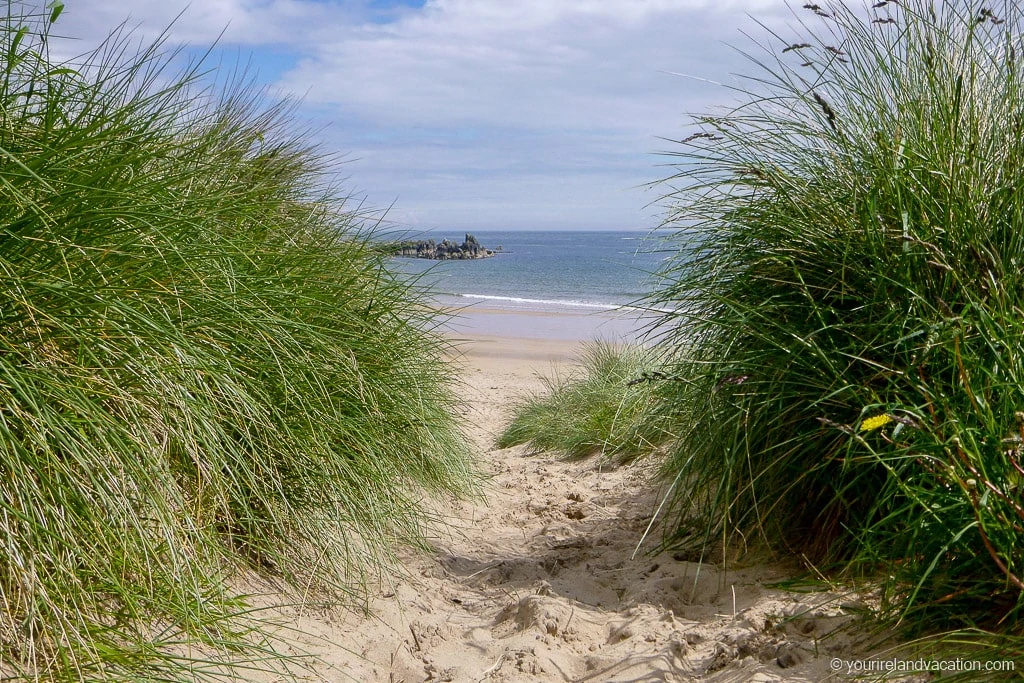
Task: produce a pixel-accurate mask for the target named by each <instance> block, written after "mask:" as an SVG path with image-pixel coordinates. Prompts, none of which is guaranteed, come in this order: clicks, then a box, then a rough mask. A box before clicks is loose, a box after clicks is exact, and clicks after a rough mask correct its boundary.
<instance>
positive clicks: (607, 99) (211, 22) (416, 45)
mask: <svg viewBox="0 0 1024 683" xmlns="http://www.w3.org/2000/svg"><path fill="white" fill-rule="evenodd" d="M64 2H65V5H66V7H65V10H64V13H63V14H62V16H61V17H60V19H59V21H58V23H57V26H56V27H55V28H56V29H59V30H57V31H56V32H57V33H59V34H61V35H63V36H67V37H69V38H74V42H70V43H67V45H73V46H74V49H77V50H78V51H79V52H84V51H86V50H87V49H89V48H91V47H92V46H94V45H96V44H98V43H99V41H100V40H102V39H103V37H105V36H106V35H107V34H108V33H109V32H110V31H111V30H112V29H114V28H115V27H117V26H119V25H121V24H124V25H125V26H126V27H127V28H129V29H131V30H132V31H133V32H134V33H133V37H137V38H138V39H139V40H141V41H148V40H152V39H154V38H156V37H157V36H158V35H160V34H161V33H162V32H164V31H166V39H167V42H168V45H169V46H173V45H185V46H188V48H187V49H190V50H192V51H193V52H195V51H199V50H205V49H206V48H207V47H209V46H210V45H213V44H214V43H216V45H217V49H216V51H215V52H214V53H213V55H212V56H211V58H210V59H211V62H210V63H211V64H212V65H214V66H216V65H219V64H222V65H226V66H225V67H223V68H227V66H230V67H234V66H235V65H236V64H239V63H241V64H247V65H248V66H249V69H250V72H251V74H253V76H254V78H255V79H256V81H257V82H258V83H260V84H261V85H264V86H266V87H267V88H268V89H269V91H270V92H272V93H273V94H274V96H275V97H291V98H297V99H298V100H299V104H298V107H297V109H296V116H297V117H298V118H299V120H300V122H301V123H303V124H307V125H308V127H309V128H311V129H312V130H314V131H315V133H314V135H315V136H316V140H317V141H318V142H319V143H320V144H321V145H322V146H323V148H324V149H325V150H326V151H329V152H332V153H336V154H338V155H339V158H340V159H342V160H343V163H340V164H339V168H338V173H339V174H340V175H341V176H343V177H344V178H345V181H344V183H345V186H346V187H347V188H348V189H349V190H350V191H352V192H353V193H354V194H355V195H356V196H357V197H359V198H361V200H362V201H363V202H364V203H365V205H366V206H369V207H374V208H376V209H379V210H385V209H386V210H387V215H386V220H387V222H388V223H389V224H390V225H394V226H397V227H401V228H408V229H412V230H450V231H452V232H453V233H456V234H457V233H460V232H464V231H473V230H531V229H532V230H563V229H569V230H624V229H651V228H654V227H656V226H657V225H658V224H659V222H660V220H661V215H662V213H663V206H664V203H663V202H662V201H660V198H661V197H662V195H663V194H664V193H665V192H666V191H667V189H668V188H667V186H665V185H660V186H659V185H655V186H654V187H652V186H651V185H652V183H657V181H659V180H662V179H664V178H665V177H667V176H669V175H671V169H670V168H668V167H666V166H665V164H667V163H668V162H669V161H670V159H669V158H668V157H665V156H663V155H661V154H659V153H661V152H665V151H670V150H671V149H673V147H674V145H673V144H672V142H670V141H671V140H679V139H681V138H683V137H685V136H686V135H688V134H689V133H692V132H693V131H694V130H696V128H694V127H693V125H692V115H694V114H700V113H705V112H709V111H714V110H715V107H719V106H723V105H725V106H727V105H730V104H735V102H736V94H735V92H734V91H732V90H730V88H729V87H728V86H729V85H736V84H737V83H739V80H738V77H737V76H736V74H737V73H746V74H749V73H752V72H754V69H753V68H752V67H751V66H750V64H749V62H747V61H746V59H745V58H744V57H743V56H742V55H741V54H740V53H739V52H738V51H737V48H740V49H744V50H750V49H754V50H755V51H756V48H755V46H754V43H753V42H752V41H753V40H754V39H757V40H761V39H763V38H765V37H766V32H765V29H764V28H762V27H760V26H759V25H758V24H759V23H760V24H764V25H766V26H768V27H772V28H774V29H776V30H782V31H783V34H784V35H785V33H784V28H785V26H786V25H787V22H788V23H792V20H793V16H794V15H793V10H791V9H789V8H788V7H787V5H786V4H785V2H784V0H717V1H711V0H193V1H192V2H191V4H189V3H188V2H185V1H183V0H64ZM748 36H749V37H748ZM61 49H63V50H67V49H69V48H67V47H66V46H62V47H61Z"/></svg>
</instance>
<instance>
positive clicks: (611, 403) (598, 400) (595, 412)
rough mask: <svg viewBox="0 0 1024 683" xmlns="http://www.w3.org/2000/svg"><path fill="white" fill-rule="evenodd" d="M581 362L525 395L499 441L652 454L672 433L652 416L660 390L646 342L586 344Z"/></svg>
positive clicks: (610, 455)
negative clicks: (654, 378) (654, 376)
mask: <svg viewBox="0 0 1024 683" xmlns="http://www.w3.org/2000/svg"><path fill="white" fill-rule="evenodd" d="M578 360H579V366H578V367H577V368H574V369H573V370H571V371H570V372H569V373H568V374H566V375H557V374H556V375H550V376H547V377H545V378H544V385H545V386H544V389H543V390H542V391H539V392H536V393H534V394H531V395H527V396H524V397H522V398H521V400H520V402H519V404H518V405H517V406H516V409H515V417H514V418H513V420H512V422H511V423H510V424H509V426H508V427H507V428H506V429H505V431H504V432H503V433H502V435H501V436H500V437H499V438H498V446H499V447H500V448H507V447H509V446H515V445H518V444H523V443H525V444H527V445H528V446H529V447H530V448H532V449H534V450H538V451H541V450H547V451H552V452H555V453H558V454H560V455H563V456H565V457H570V458H582V457H587V456H593V455H600V456H601V457H603V458H607V459H609V460H618V461H624V460H631V459H635V458H638V457H640V456H643V455H647V454H650V453H651V452H653V451H654V450H655V449H656V448H657V447H658V446H660V445H662V444H663V443H665V442H666V441H667V440H668V439H669V438H670V434H669V433H668V432H667V431H666V430H665V426H664V423H661V422H656V421H652V420H649V419H647V417H648V415H649V414H650V413H651V411H652V410H653V408H654V405H655V401H656V398H657V394H656V392H655V388H654V386H653V385H652V381H654V380H652V376H651V373H652V372H653V365H652V359H651V358H650V355H649V353H648V352H647V350H646V349H644V348H642V347H640V346H618V345H614V344H610V343H607V342H595V343H591V344H588V345H585V346H584V348H583V351H582V353H581V354H580V357H579V359H578Z"/></svg>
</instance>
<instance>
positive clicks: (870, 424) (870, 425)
mask: <svg viewBox="0 0 1024 683" xmlns="http://www.w3.org/2000/svg"><path fill="white" fill-rule="evenodd" d="M890 422H892V418H891V417H889V416H888V415H886V414H885V413H882V414H881V415H875V416H874V417H869V418H868V419H866V420H864V421H863V422H861V423H860V431H862V432H870V431H871V430H872V429H878V428H879V427H884V426H885V425H887V424H889V423H890Z"/></svg>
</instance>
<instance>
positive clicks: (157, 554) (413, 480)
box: [0, 11, 474, 680]
mask: <svg viewBox="0 0 1024 683" xmlns="http://www.w3.org/2000/svg"><path fill="white" fill-rule="evenodd" d="M51 18H52V14H51V13H50V12H49V11H48V12H47V14H46V15H45V16H30V15H22V16H12V15H9V16H8V18H7V20H6V22H5V24H4V25H3V26H0V55H4V56H5V57H4V59H3V61H2V62H0V63H2V64H3V74H2V77H0V538H2V539H3V540H2V541H0V596H2V600H3V604H2V605H0V652H2V653H3V661H2V665H0V668H2V671H0V673H2V674H5V675H8V674H10V675H13V674H18V675H22V676H25V677H29V678H36V677H40V678H47V679H54V680H80V679H83V678H104V679H111V680H143V679H148V678H151V679H156V678H159V679H161V680H166V679H177V680H193V679H194V678H195V677H203V676H209V677H214V676H216V675H218V672H221V673H222V672H223V670H222V669H219V668H218V667H217V666H214V665H209V666H207V662H206V661H205V658H207V657H209V658H212V660H213V661H218V660H219V661H224V660H229V661H232V662H233V663H234V664H236V665H239V666H242V665H245V666H260V667H264V668H266V667H272V666H274V661H275V660H276V659H278V658H280V655H274V654H273V653H271V654H270V655H267V654H266V653H265V652H264V651H263V650H262V649H260V648H255V649H254V647H255V646H254V643H258V642H260V636H259V633H258V630H257V632H253V631H252V630H251V629H253V628H257V629H258V623H253V622H252V620H251V619H249V618H248V617H246V616H245V614H246V608H245V606H244V604H243V603H242V602H240V601H239V600H238V599H237V598H236V597H234V596H232V595H231V593H230V591H229V590H228V589H227V588H226V587H225V579H226V577H229V576H231V575H233V574H236V573H238V572H240V571H246V570H250V569H254V570H257V571H259V572H261V573H263V574H264V575H266V576H269V577H272V578H275V579H277V580H279V581H281V582H283V583H284V584H286V585H289V586H291V587H292V588H293V589H294V591H295V593H296V595H298V596H300V597H303V598H309V599H312V598H313V597H322V598H325V599H332V600H343V601H348V602H352V601H358V600H360V599H361V595H362V593H361V589H360V583H361V582H362V581H363V580H365V579H366V578H367V577H368V576H370V575H372V574H373V573H374V572H375V571H376V568H377V567H378V566H379V565H380V564H381V563H386V562H387V561H388V560H389V559H391V558H392V557H393V553H394V550H395V548H396V546H397V545H399V544H403V543H411V544H416V543H419V542H421V539H422V530H423V529H422V526H423V523H424V521H423V520H424V518H423V516H422V515H421V514H420V510H421V505H420V500H421V496H422V493H423V492H424V491H425V492H427V493H430V494H440V493H448V494H464V493H467V492H469V491H471V490H472V489H473V485H474V484H473V482H474V475H473V472H472V469H471V466H470V463H469V459H468V452H467V448H466V445H465V443H464V440H463V438H462V436H461V435H460V433H459V431H458V429H457V425H456V423H455V421H454V418H453V417H452V415H453V412H452V411H451V407H452V406H453V404H454V401H455V399H454V396H453V394H452V393H451V390H450V388H449V387H448V386H447V385H446V380H445V378H444V377H443V376H442V375H441V374H439V373H437V372H436V367H435V364H436V362H437V359H438V358H439V357H440V356H441V355H442V354H443V353H444V352H445V351H446V350H447V343H446V342H445V341H443V339H442V338H441V337H440V336H438V335H437V334H435V333H433V332H432V331H431V330H432V326H433V325H434V324H435V323H434V321H433V316H434V314H433V313H431V312H430V310H429V308H427V307H426V306H425V305H423V301H424V299H423V296H422V293H421V292H420V291H418V290H417V289H415V288H413V286H410V285H408V284H403V283H402V282H401V281H399V280H397V279H395V278H394V277H393V276H392V275H391V273H389V272H388V271H387V270H386V268H385V261H384V258H383V256H382V255H380V254H379V253H378V251H377V250H376V249H375V248H374V247H373V245H372V244H371V243H370V241H369V236H368V234H367V232H366V230H365V229H364V225H365V224H366V221H365V218H364V217H362V216H360V214H359V212H358V211H356V210H353V209H350V208H349V207H348V205H347V204H346V196H345V195H344V193H341V192H339V191H338V190H337V189H336V188H335V187H334V186H333V184H332V182H331V167H332V159H331V158H330V157H327V156H325V155H323V154H322V153H320V152H319V151H318V150H317V149H316V148H314V147H311V146H309V145H308V144H307V143H306V142H305V139H304V136H303V135H302V134H301V132H299V131H296V130H294V126H293V125H292V124H291V122H290V118H289V109H288V106H287V105H283V104H275V103H267V102H264V101H262V100H261V98H260V96H259V93H256V92H252V91H250V90H249V89H247V88H246V87H244V86H240V85H236V84H229V85H228V86H227V87H226V88H223V89H214V88H212V87H210V86H209V84H208V83H207V82H206V80H205V79H204V78H203V75H202V74H201V73H200V72H199V71H198V67H195V68H191V69H188V70H186V71H185V72H183V73H174V70H173V69H172V67H171V65H172V64H173V63H174V62H175V59H176V58H175V56H174V55H173V54H165V53H163V52H162V51H161V47H160V45H159V44H156V45H153V46H150V47H148V48H145V49H143V50H142V51H141V52H137V53H135V52H132V51H131V50H130V49H129V47H128V37H127V36H124V35H114V36H112V37H111V39H110V40H109V41H108V43H107V44H106V45H104V46H103V47H102V48H101V49H100V50H98V51H97V52H96V53H94V54H91V55H87V56H86V57H85V58H83V61H81V62H80V63H76V64H75V65H73V67H72V66H68V65H57V64H52V63H50V62H49V61H48V59H47V57H46V55H47V43H48V41H49V36H48V33H49V29H50V20H51ZM194 647H197V648H198V649H193V648H194ZM189 652H193V653H201V654H191V655H189V654H187V653H189ZM204 671H206V672H208V673H206V674H203V672H204Z"/></svg>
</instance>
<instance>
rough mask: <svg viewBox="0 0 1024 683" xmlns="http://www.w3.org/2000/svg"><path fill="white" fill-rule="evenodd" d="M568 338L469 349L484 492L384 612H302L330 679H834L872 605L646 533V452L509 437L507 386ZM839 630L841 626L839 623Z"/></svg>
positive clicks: (415, 561) (301, 627)
mask: <svg viewBox="0 0 1024 683" xmlns="http://www.w3.org/2000/svg"><path fill="white" fill-rule="evenodd" d="M572 350H573V349H572V347H571V345H569V344H565V343H557V342H548V343H541V342H530V343H528V344H525V343H514V342H510V341H508V340H498V339H480V340H477V341H475V342H474V343H472V344H470V345H468V346H467V347H466V349H465V358H464V362H465V364H466V366H467V367H466V373H465V374H466V378H467V385H466V387H465V390H464V391H465V398H466V400H467V403H468V408H467V410H468V414H467V416H466V417H467V419H468V421H469V422H470V423H471V424H473V425H475V428H474V430H473V432H472V438H473V439H474V441H475V443H476V444H477V446H478V447H479V449H480V451H481V453H482V457H483V458H484V466H485V468H486V469H487V471H488V473H489V474H490V475H491V478H490V480H489V482H488V485H487V488H486V499H485V500H484V501H480V502H478V503H474V504H465V503H463V504H455V505H453V506H452V507H450V508H449V509H447V510H444V511H442V512H443V514H444V515H445V516H446V517H447V518H448V522H449V523H450V525H451V526H450V530H449V531H448V532H446V534H445V535H444V536H443V537H440V538H437V539H436V540H435V542H434V546H435V548H436V553H435V554H433V555H432V556H430V557H410V558H409V559H408V561H407V568H408V570H409V575H408V576H407V577H405V578H402V579H399V580H395V581H394V582H393V583H391V584H389V585H382V586H381V588H380V591H379V592H378V594H377V595H376V596H375V597H374V599H373V600H372V602H371V608H372V611H373V614H374V616H373V617H371V618H364V617H361V616H359V615H354V614H346V615H340V616H339V615H335V616H334V617H331V616H330V615H319V616H309V615H305V616H301V617H297V618H295V619H294V620H293V622H292V624H291V626H292V627H294V628H295V629H296V632H297V633H299V634H300V635H299V636H298V637H297V640H299V641H301V644H302V645H303V646H304V647H306V648H308V649H310V650H312V651H315V652H317V653H318V654H319V655H320V656H321V657H322V659H323V661H322V663H321V664H319V665H317V666H316V667H314V671H312V672H310V673H309V674H308V678H309V679H310V680H329V681H344V680H355V681H387V682H389V683H393V682H399V681H405V682H406V683H412V682H414V681H432V680H436V681H495V682H497V681H510V682H511V681H691V680H694V681H737V682H738V681H777V680H786V681H821V680H827V679H828V677H829V675H830V674H829V661H830V660H831V659H832V658H833V657H841V658H851V657H855V656H856V655H854V653H855V652H857V651H858V648H859V647H860V642H861V641H862V639H860V638H857V637H855V636H854V635H851V634H850V633H848V632H846V631H845V630H844V631H842V632H835V633H833V632H834V631H836V629H837V628H838V627H840V626H842V625H844V624H846V623H848V622H850V621H851V619H852V617H851V616H850V615H849V614H848V613H847V611H846V610H852V609H854V608H856V607H858V606H860V605H859V604H858V603H857V601H856V600H855V599H853V598H851V597H850V596H842V595H839V594H834V593H812V594H806V593H805V594H792V593H786V592H784V591H781V590H777V589H773V588H771V587H770V586H769V585H768V584H770V583H771V582H773V581H779V580H783V579H785V578H787V573H786V572H785V571H783V570H781V569H779V568H773V567H764V566H760V567H748V568H737V569H731V568H730V569H729V570H728V571H724V570H720V569H719V568H718V567H716V566H715V565H714V564H709V563H705V564H697V563H694V562H691V561H687V560H688V559H692V558H684V557H681V556H676V557H673V556H672V555H671V554H668V553H662V554H659V555H655V556H652V555H650V554H648V553H646V552H645V551H644V549H641V551H640V552H639V553H637V554H636V555H635V557H634V550H635V546H636V543H637V542H638V540H639V539H640V538H641V536H642V534H643V531H644V529H645V528H646V526H647V524H648V521H649V520H650V516H651V513H652V511H653V509H654V508H655V506H656V503H657V500H658V492H657V491H655V490H654V489H653V488H652V487H651V486H650V485H649V484H648V483H647V482H648V478H647V474H648V473H647V472H646V471H645V468H644V467H643V466H630V467H623V468H619V469H608V468H601V467H600V466H598V464H597V463H595V462H589V461H588V462H563V461H559V460H555V459H553V458H550V457H546V456H544V455H530V454H527V453H526V452H525V451H524V450H523V449H522V448H512V449H505V450H496V449H494V448H493V443H494V437H495V435H496V434H497V433H498V432H499V431H500V429H501V428H502V427H503V426H504V425H505V424H506V423H507V420H508V419H509V412H510V397H512V396H514V395H516V394H517V393H519V392H521V391H523V390H524V389H528V388H531V387H537V386H538V385H539V382H538V379H537V377H536V376H535V372H537V371H541V372H545V371H547V370H548V369H549V368H550V366H551V363H552V362H565V361H566V360H567V359H568V358H569V357H570V356H571V353H572ZM829 634H831V635H829Z"/></svg>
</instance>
